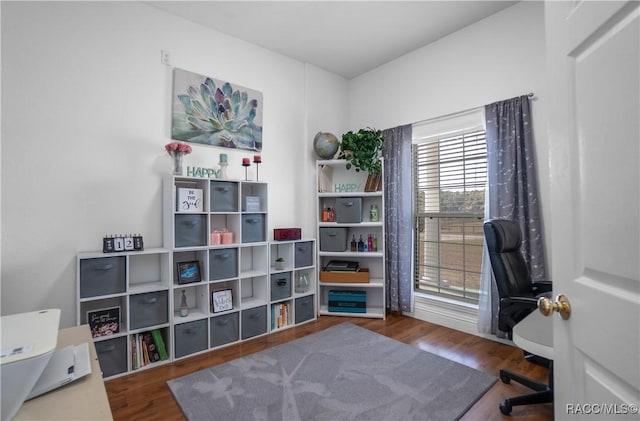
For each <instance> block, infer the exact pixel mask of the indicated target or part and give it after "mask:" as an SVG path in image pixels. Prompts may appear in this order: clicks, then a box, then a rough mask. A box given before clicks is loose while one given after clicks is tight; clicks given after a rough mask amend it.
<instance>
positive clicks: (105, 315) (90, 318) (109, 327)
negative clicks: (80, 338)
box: [87, 307, 120, 338]
mask: <svg viewBox="0 0 640 421" xmlns="http://www.w3.org/2000/svg"><path fill="white" fill-rule="evenodd" d="M87 324H88V325H89V330H91V336H92V337H93V338H100V337H103V336H110V335H113V334H115V333H119V332H120V307H109V308H103V309H100V310H89V311H87Z"/></svg>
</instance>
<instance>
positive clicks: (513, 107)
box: [483, 95, 547, 336]
mask: <svg viewBox="0 0 640 421" xmlns="http://www.w3.org/2000/svg"><path fill="white" fill-rule="evenodd" d="M485 118H486V138H487V176H488V184H489V188H488V192H487V194H488V200H487V201H486V203H487V204H488V206H489V209H488V212H485V214H486V216H487V217H488V218H503V219H510V220H513V221H517V222H518V223H519V225H520V229H521V230H522V238H523V239H522V251H523V254H524V258H525V261H526V262H527V265H528V266H529V272H530V273H531V280H532V281H533V282H536V281H541V280H546V279H547V276H546V264H545V254H544V239H543V238H542V235H543V225H542V215H541V212H540V206H539V197H538V182H537V170H536V162H535V161H536V160H535V150H534V145H533V127H532V124H531V112H530V104H529V98H528V97H527V96H526V95H523V96H520V97H516V98H511V99H508V100H506V101H499V102H494V103H493V104H489V105H487V106H486V107H485ZM485 211H486V210H485ZM485 258H488V255H487V254H486V253H485ZM485 265H486V266H487V267H490V265H491V264H490V262H489V261H488V260H487V261H484V259H483V266H485ZM488 272H490V271H488ZM490 275H491V276H493V274H492V273H490ZM487 284H488V286H490V287H491V289H492V292H491V293H489V291H486V293H489V294H490V297H491V300H490V302H491V319H492V328H491V333H494V334H499V332H497V328H496V326H497V309H498V294H497V290H496V288H495V282H493V281H491V282H488V283H487ZM499 336H502V335H500V334H499Z"/></svg>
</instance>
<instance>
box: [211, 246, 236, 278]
mask: <svg viewBox="0 0 640 421" xmlns="http://www.w3.org/2000/svg"><path fill="white" fill-rule="evenodd" d="M237 276H238V249H235V248H228V249H214V250H209V279H210V280H211V281H215V280H218V279H228V278H235V277H237Z"/></svg>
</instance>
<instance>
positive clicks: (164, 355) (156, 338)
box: [151, 329, 169, 361]
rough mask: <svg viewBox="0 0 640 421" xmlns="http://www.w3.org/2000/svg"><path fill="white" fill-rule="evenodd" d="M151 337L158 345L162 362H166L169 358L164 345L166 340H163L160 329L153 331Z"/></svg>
mask: <svg viewBox="0 0 640 421" xmlns="http://www.w3.org/2000/svg"><path fill="white" fill-rule="evenodd" d="M151 336H152V337H153V342H154V343H155V344H156V347H157V348H158V354H159V355H160V360H161V361H164V360H166V359H168V358H169V355H167V348H166V347H165V345H164V340H163V339H162V333H161V332H160V330H159V329H154V330H152V331H151Z"/></svg>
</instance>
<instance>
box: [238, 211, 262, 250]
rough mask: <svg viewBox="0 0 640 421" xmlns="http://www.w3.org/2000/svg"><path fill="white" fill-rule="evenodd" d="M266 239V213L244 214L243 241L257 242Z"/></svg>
mask: <svg viewBox="0 0 640 421" xmlns="http://www.w3.org/2000/svg"><path fill="white" fill-rule="evenodd" d="M261 241H266V232H265V220H264V215H263V214H260V213H247V214H244V215H242V242H243V243H256V242H261Z"/></svg>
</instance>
